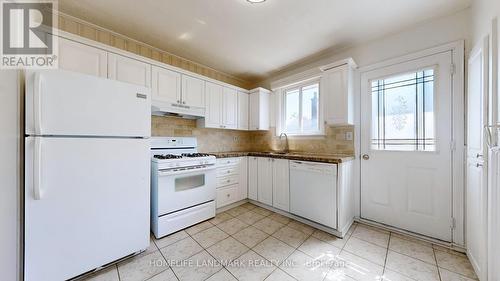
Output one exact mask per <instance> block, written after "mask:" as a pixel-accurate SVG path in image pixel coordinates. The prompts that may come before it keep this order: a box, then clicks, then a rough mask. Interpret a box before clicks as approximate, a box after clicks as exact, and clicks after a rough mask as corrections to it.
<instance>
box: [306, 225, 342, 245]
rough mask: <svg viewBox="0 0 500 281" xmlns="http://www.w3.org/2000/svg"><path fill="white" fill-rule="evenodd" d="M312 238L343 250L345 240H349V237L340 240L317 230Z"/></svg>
mask: <svg viewBox="0 0 500 281" xmlns="http://www.w3.org/2000/svg"><path fill="white" fill-rule="evenodd" d="M312 236H313V237H314V238H318V239H319V240H321V241H324V242H326V243H328V244H331V245H333V246H335V247H338V248H343V247H344V245H345V243H347V240H349V236H346V237H344V238H343V239H342V238H339V237H337V236H335V235H332V234H330V233H327V232H324V231H322V230H319V229H318V230H316V231H314V232H313V234H312Z"/></svg>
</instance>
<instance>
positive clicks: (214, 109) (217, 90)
mask: <svg viewBox="0 0 500 281" xmlns="http://www.w3.org/2000/svg"><path fill="white" fill-rule="evenodd" d="M222 94H223V90H222V86H220V85H217V84H214V83H210V82H206V84H205V95H206V101H207V103H206V107H205V127H208V128H223V125H222Z"/></svg>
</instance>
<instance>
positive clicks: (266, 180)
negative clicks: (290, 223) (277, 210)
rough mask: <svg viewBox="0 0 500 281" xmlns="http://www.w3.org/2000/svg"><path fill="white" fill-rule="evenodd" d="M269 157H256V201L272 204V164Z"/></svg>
mask: <svg viewBox="0 0 500 281" xmlns="http://www.w3.org/2000/svg"><path fill="white" fill-rule="evenodd" d="M271 160H272V159H271V158H263V157H260V158H258V161H259V163H258V165H257V182H258V191H257V194H258V201H259V202H260V203H264V204H267V205H269V206H272V205H273V165H272V161H271Z"/></svg>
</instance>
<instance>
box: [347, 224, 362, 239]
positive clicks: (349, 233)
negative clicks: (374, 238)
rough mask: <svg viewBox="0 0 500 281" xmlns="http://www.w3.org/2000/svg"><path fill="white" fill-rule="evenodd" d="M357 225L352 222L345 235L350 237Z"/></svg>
mask: <svg viewBox="0 0 500 281" xmlns="http://www.w3.org/2000/svg"><path fill="white" fill-rule="evenodd" d="M358 225H359V224H358V223H357V222H353V223H352V225H351V227H349V230H348V231H347V233H346V235H349V236H350V235H352V233H353V232H354V230H355V229H356V227H357V226H358Z"/></svg>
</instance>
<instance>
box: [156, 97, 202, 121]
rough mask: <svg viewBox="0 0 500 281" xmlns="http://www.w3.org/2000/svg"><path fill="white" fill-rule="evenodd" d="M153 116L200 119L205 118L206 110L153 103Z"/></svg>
mask: <svg viewBox="0 0 500 281" xmlns="http://www.w3.org/2000/svg"><path fill="white" fill-rule="evenodd" d="M151 115H155V116H174V117H181V118H185V119H200V118H205V109H204V108H201V107H193V106H187V105H183V104H177V103H171V102H162V101H152V103H151Z"/></svg>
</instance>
